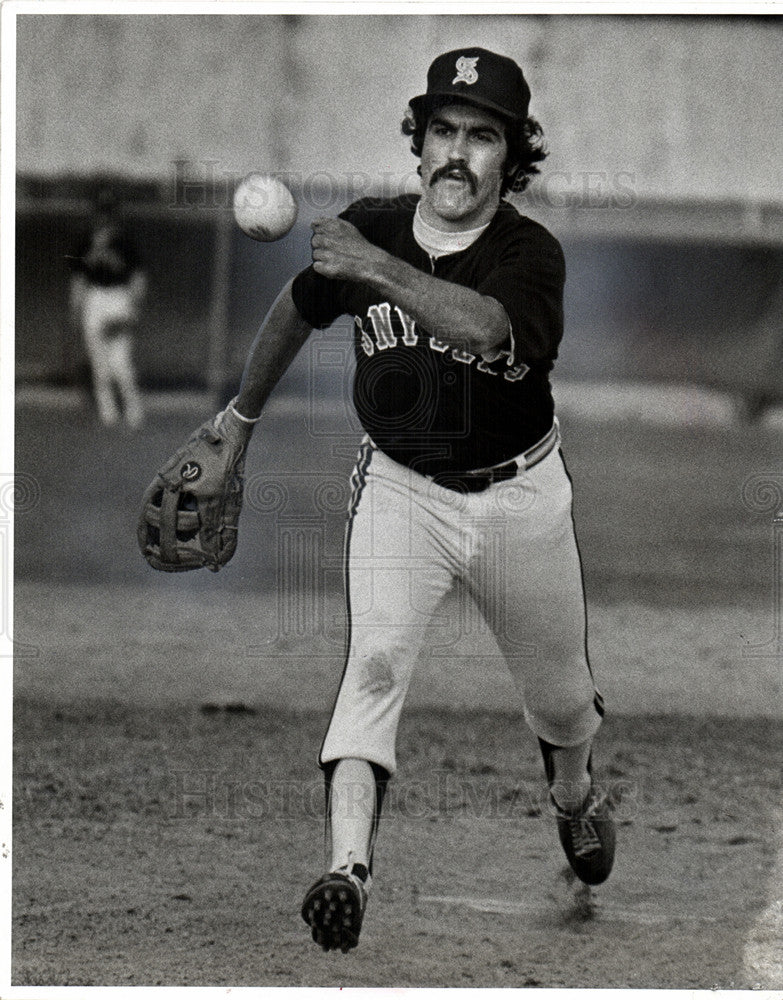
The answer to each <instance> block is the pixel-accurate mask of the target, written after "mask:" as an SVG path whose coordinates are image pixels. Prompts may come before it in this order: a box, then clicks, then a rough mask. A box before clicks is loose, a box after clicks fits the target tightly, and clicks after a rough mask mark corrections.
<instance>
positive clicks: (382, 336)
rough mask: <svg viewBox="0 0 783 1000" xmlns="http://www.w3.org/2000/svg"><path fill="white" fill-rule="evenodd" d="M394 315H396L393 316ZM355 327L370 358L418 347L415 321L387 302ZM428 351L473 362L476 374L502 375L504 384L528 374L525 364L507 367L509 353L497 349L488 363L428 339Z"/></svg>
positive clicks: (374, 307) (357, 318) (358, 319)
mask: <svg viewBox="0 0 783 1000" xmlns="http://www.w3.org/2000/svg"><path fill="white" fill-rule="evenodd" d="M395 314H396V315H395ZM354 324H355V325H356V331H357V333H358V335H359V341H360V343H361V345H362V350H363V351H364V353H365V354H366V355H367V357H368V358H371V357H372V356H373V355H374V354H375V352H376V351H386V350H388V349H389V348H393V347H398V346H399V343H400V340H402V343H403V344H404V345H405V346H406V347H416V345H417V344H418V343H419V334H418V331H417V329H416V321H415V320H413V319H412V318H411V317H410V316H408V315H407V314H406V313H404V312H403V311H402V309H400V307H399V306H394V307H392V305H391V303H389V302H380V303H378V304H377V305H372V306H370V307H369V309H368V310H367V319H366V320H365V319H362V317H361V316H354ZM427 343H428V345H429V348H430V350H432V351H437V352H438V353H439V354H446V353H447V352H450V353H451V357H452V358H453V359H454V360H455V361H459V362H460V363H461V364H463V365H471V364H473V362H474V361H475V362H476V370H477V371H480V372H484V373H485V374H487V375H502V376H503V378H504V379H505V380H506V381H507V382H518V381H519V380H520V379H523V378H524V377H525V375H526V374H527V373H528V372H529V371H530V368H529V367H528V365H526V364H518V365H514V366H513V367H508V365H509V362H510V361H511V351H507V350H503V349H500V350H499V351H498V356H497V358H495V359H493V361H492V362H491V363H490V362H487V361H485V360H484V359H483V358H479V357H478V356H477V355H476V354H471V352H470V351H468V350H466V349H465V348H464V347H452V346H451V345H450V344H447V343H446V342H445V341H443V340H440V339H438V338H437V337H429V338H428V340H427ZM500 359H502V360H504V361H505V362H506V365H507V367H506V368H505V369H502V368H501V369H500V370H498V368H497V367H492V365H497V361H498V360H500Z"/></svg>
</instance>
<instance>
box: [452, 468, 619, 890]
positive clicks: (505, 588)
mask: <svg viewBox="0 0 783 1000" xmlns="http://www.w3.org/2000/svg"><path fill="white" fill-rule="evenodd" d="M482 496H483V497H484V509H483V511H482V515H481V518H480V522H479V526H478V528H477V530H478V533H479V537H478V539H477V544H476V552H477V557H476V559H475V560H474V563H473V567H472V572H471V576H470V578H469V580H468V583H469V586H470V588H471V592H472V593H473V595H474V597H475V599H476V601H477V603H478V605H479V607H480V608H481V610H482V612H483V613H484V615H485V617H486V618H487V621H488V622H489V623H490V625H491V627H492V629H493V631H494V633H495V636H496V639H497V642H498V645H499V647H500V650H501V652H502V653H503V654H504V656H505V659H506V662H507V664H508V666H509V669H510V671H511V673H512V676H513V677H514V680H515V683H516V685H517V687H518V689H519V690H520V692H521V694H522V697H523V701H524V710H525V717H526V719H527V721H528V723H529V725H530V727H531V728H532V729H533V731H534V733H536V735H537V736H538V737H539V741H540V743H541V747H542V750H543V751H544V760H545V766H546V772H547V779H548V782H549V786H550V790H551V796H552V802H553V807H554V809H555V815H556V817H557V821H558V831H559V834H560V839H561V843H562V845H563V848H564V849H565V852H566V855H567V857H568V860H569V862H570V864H571V866H572V868H573V869H574V871H575V872H576V874H577V875H578V876H579V878H581V879H582V880H583V881H585V882H589V883H597V882H601V881H603V880H604V879H605V878H606V877H608V875H609V872H610V870H611V866H612V862H613V858H614V828H613V825H612V820H611V815H610V812H609V804H608V802H607V801H606V798H605V797H603V796H601V795H600V794H599V793H598V792H596V790H595V787H594V782H593V777H592V773H591V770H592V769H591V754H592V741H593V737H594V736H595V734H596V732H597V730H598V728H599V727H600V724H601V719H602V716H603V702H602V699H601V696H600V694H599V693H598V692H597V690H596V688H595V684H594V681H593V676H592V672H591V670H590V666H589V662H588V658H587V646H586V610H585V600H584V589H583V584H582V570H581V562H580V558H579V552H578V548H577V545H576V538H575V535H574V528H573V519H572V513H571V503H572V491H571V482H570V479H569V478H568V475H567V473H566V471H565V467H564V465H563V461H562V457H561V455H560V453H559V452H558V451H555V452H552V453H551V454H550V455H549V456H548V457H547V458H546V459H544V460H543V461H542V462H540V463H539V464H538V465H537V466H535V467H534V468H533V469H530V470H529V471H528V472H526V473H522V474H521V475H520V476H518V477H517V478H516V479H514V480H513V481H510V482H509V483H501V484H498V485H496V486H494V487H491V488H490V490H489V491H487V493H486V494H482ZM490 561H492V563H493V564H492V565H491V566H490V565H489V563H490Z"/></svg>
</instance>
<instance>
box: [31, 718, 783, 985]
mask: <svg viewBox="0 0 783 1000" xmlns="http://www.w3.org/2000/svg"><path fill="white" fill-rule="evenodd" d="M323 721H324V719H323V715H322V714H314V713H305V714H293V713H281V712H279V711H274V712H270V711H263V710H262V711H260V712H259V713H258V714H237V713H226V712H220V713H217V714H203V713H199V712H198V711H194V710H192V711H189V710H183V709H180V710H174V709H171V710H160V709H159V710H151V709H148V710H144V711H142V710H139V709H134V708H132V707H129V706H127V705H124V704H118V703H114V704H107V703H100V704H93V705H87V704H84V703H80V704H78V705H72V706H68V705H62V706H60V707H57V708H55V707H53V706H51V705H46V704H41V703H40V702H37V701H27V700H26V699H25V700H22V701H21V702H20V703H19V705H18V706H17V720H16V733H17V746H16V753H17V768H16V771H17V774H16V779H17V789H16V807H15V809H16V833H15V857H16V863H15V893H14V897H15V898H14V923H15V928H16V929H15V934H14V982H15V983H16V984H18V985H40V984H49V985H54V984H61V985H73V986H78V985H117V986H119V985H135V986H140V985H153V986H154V985H168V986H174V985H199V986H208V985H211V986H260V985H267V986H513V987H522V986H542V987H553V986H564V987H577V986H582V987H598V986H601V987H613V986H614V987H640V988H642V987H644V988H652V987H659V988H669V987H678V988H693V987H707V988H709V987H713V986H718V987H723V988H738V987H739V988H742V987H750V986H752V985H754V982H757V981H758V980H757V979H755V977H754V975H753V971H752V970H748V969H747V968H745V966H744V953H745V949H746V947H747V942H748V941H749V940H750V939H751V938H752V937H753V935H754V933H755V931H754V928H755V925H756V922H757V919H758V916H759V914H760V913H761V912H762V911H763V909H764V907H765V906H766V905H767V903H768V901H769V894H770V892H771V891H773V888H774V887H773V886H772V885H771V884H770V877H771V874H772V870H773V866H774V857H775V836H774V831H773V825H774V817H773V815H772V812H771V804H772V803H773V802H774V801H775V800H778V799H779V796H780V769H779V766H777V764H775V765H774V766H773V761H772V759H771V756H770V751H771V748H772V747H779V746H780V741H781V738H783V726H782V725H781V724H779V723H778V724H770V723H769V722H764V723H752V722H750V721H744V722H741V723H737V722H733V721H724V722H718V721H699V720H692V721H686V720H677V719H671V718H650V719H645V720H641V719H623V720H620V719H612V720H610V721H609V722H608V724H607V726H606V729H605V732H604V734H603V736H602V739H601V751H600V756H601V761H602V766H601V777H602V780H603V781H604V782H605V783H607V784H609V785H610V786H611V787H612V788H613V790H614V791H615V793H616V794H618V795H622V796H623V798H622V801H621V802H620V805H619V806H618V812H617V815H618V819H619V823H620V826H619V837H620V854H619V861H618V865H617V869H616V871H615V873H614V874H613V877H612V879H611V880H610V882H609V883H607V884H606V885H605V886H604V887H601V888H600V889H599V890H598V891H597V893H596V896H597V901H596V904H595V913H594V915H593V916H592V917H591V916H589V915H587V914H586V913H585V912H584V909H583V908H582V907H580V905H579V902H578V900H577V899H576V898H575V895H574V892H573V888H572V887H570V886H569V885H568V883H567V882H566V880H565V879H564V878H563V876H562V874H561V871H562V857H561V854H560V848H559V845H557V841H556V833H555V830H554V822H553V820H552V818H551V817H550V816H549V815H547V811H546V800H545V796H544V790H543V788H542V785H541V775H540V763H539V760H538V750H537V748H536V746H535V741H534V740H533V739H532V737H530V736H528V737H525V738H524V741H523V752H522V754H521V755H520V751H519V741H518V730H519V722H518V720H515V719H514V718H513V717H509V716H505V715H502V714H499V713H488V714H483V713H449V712H444V711H440V712H438V711H435V710H431V711H424V710H422V711H417V712H412V713H409V714H408V716H407V717H406V719H405V722H404V725H403V727H402V731H401V737H400V752H401V757H402V759H403V760H404V762H405V763H404V766H403V768H402V770H401V772H400V775H399V777H398V779H397V781H396V783H395V785H394V786H393V791H392V792H391V794H390V800H389V808H388V810H387V816H386V822H385V826H384V831H383V837H382V840H381V843H380V846H379V849H378V854H377V859H376V860H377V865H376V891H375V892H374V894H373V898H372V900H371V904H370V908H369V909H368V913H367V918H366V926H365V932H364V934H363V936H362V941H361V944H360V946H359V949H358V950H357V951H356V952H355V953H352V954H351V955H349V956H343V955H339V954H329V955H324V954H323V953H321V952H320V951H319V950H318V949H316V948H315V946H314V945H313V944H312V942H311V941H310V940H309V935H308V930H307V928H306V927H305V926H304V924H303V923H302V922H301V920H300V918H299V915H298V905H299V902H300V896H301V894H302V893H303V891H304V889H306V888H307V883H308V881H309V880H311V879H312V878H313V877H314V876H315V875H317V874H318V873H319V868H320V866H321V838H322V820H321V802H322V794H323V793H322V788H321V784H320V781H319V780H318V777H317V775H316V774H315V773H314V769H313V767H312V757H313V754H314V753H315V751H316V749H317V745H318V741H319V739H320V735H321V729H322V725H323ZM778 763H779V761H778ZM765 985H768V986H771V985H773V984H771V983H766V984H765Z"/></svg>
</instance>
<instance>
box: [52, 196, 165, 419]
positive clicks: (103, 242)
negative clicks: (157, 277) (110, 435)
mask: <svg viewBox="0 0 783 1000" xmlns="http://www.w3.org/2000/svg"><path fill="white" fill-rule="evenodd" d="M72 265H73V274H72V277H71V287H70V307H71V315H72V317H73V321H74V323H75V325H76V327H77V329H78V330H79V331H80V334H81V337H82V341H83V343H84V347H85V350H86V352H87V357H88V359H89V362H90V369H91V374H92V384H93V392H94V395H95V405H96V408H97V410H98V417H99V419H100V421H101V423H102V424H104V426H106V427H113V426H115V425H117V424H118V423H120V421H123V420H124V422H125V424H126V425H127V426H128V427H129V428H130V429H133V430H135V429H136V428H138V427H140V426H141V423H142V421H143V418H144V411H143V404H142V399H141V394H140V392H139V388H138V383H137V378H136V371H135V368H134V364H133V342H134V333H135V329H136V326H137V323H138V318H139V310H140V308H141V304H142V300H143V298H144V294H145V292H146V286H147V281H146V275H145V273H144V271H143V269H142V267H141V264H140V262H139V259H138V257H137V255H136V251H135V249H134V247H133V246H132V244H131V243H130V241H129V239H128V237H127V234H126V233H125V232H124V231H123V227H122V224H121V220H120V214H119V211H118V203H117V198H116V196H115V194H114V192H113V191H112V190H111V189H108V188H104V189H102V190H101V191H100V192H99V194H98V196H97V198H96V204H95V213H94V217H93V219H92V223H91V227H90V231H89V233H88V234H87V236H86V238H85V239H84V241H83V242H82V243H81V245H80V246H79V248H78V249H77V252H76V255H75V258H74V259H73V261H72Z"/></svg>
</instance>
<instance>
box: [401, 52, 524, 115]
mask: <svg viewBox="0 0 783 1000" xmlns="http://www.w3.org/2000/svg"><path fill="white" fill-rule="evenodd" d="M438 97H456V98H459V99H460V100H462V101H467V103H468V104H475V105H477V106H478V107H480V108H487V109H488V110H490V111H493V112H495V114H499V115H502V116H503V117H504V118H510V119H512V120H515V121H524V120H525V119H526V118H527V113H528V107H529V105H530V88H529V87H528V85H527V82H526V80H525V78H524V76H523V75H522V70H521V69H520V68H519V66H518V65H517V64H516V63H515V62H514V60H513V59H509V58H508V56H500V55H498V54H497V53H496V52H490V51H489V49H482V48H475V47H474V48H467V49H454V51H452V52H444V53H443V55H441V56H438V58H437V59H436V60H435V61H434V62H433V63H432V65H431V66H430V68H429V70H428V72H427V93H426V94H419V96H418V97H414V98H412V99H411V101H410V106H411V108H412V109H413V113H414V114H418V113H419V112H425V113H426V112H427V110H428V109H429V108H430V107H431V106H432V104H433V103H434V101H435V99H436V98H438Z"/></svg>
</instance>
